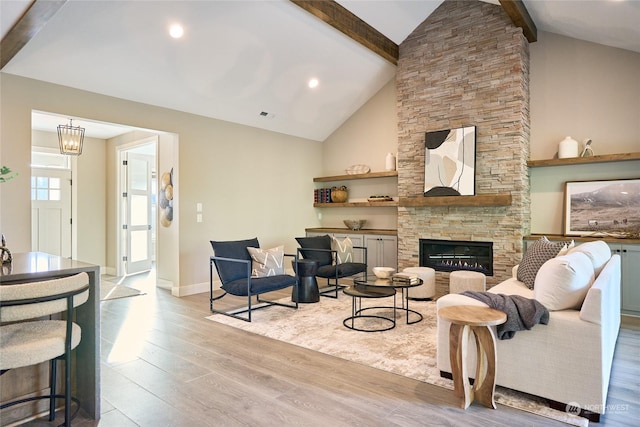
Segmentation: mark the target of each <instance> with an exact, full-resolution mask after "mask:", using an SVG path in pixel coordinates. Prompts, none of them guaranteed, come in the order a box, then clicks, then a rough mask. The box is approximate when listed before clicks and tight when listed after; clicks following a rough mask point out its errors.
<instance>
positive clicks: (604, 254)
mask: <svg viewBox="0 0 640 427" xmlns="http://www.w3.org/2000/svg"><path fill="white" fill-rule="evenodd" d="M575 252H582V253H584V254H585V255H586V256H588V257H589V259H590V260H591V263H592V264H593V269H594V271H595V273H596V276H597V275H599V274H600V272H601V271H602V269H603V268H604V265H605V264H606V263H607V261H609V259H610V258H611V248H609V245H607V244H606V243H605V242H604V241H603V240H596V241H593V242H586V243H583V244H581V245H578V246H576V247H575V248H573V249H570V250H569V252H568V253H569V254H571V253H575Z"/></svg>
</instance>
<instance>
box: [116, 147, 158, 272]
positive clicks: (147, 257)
mask: <svg viewBox="0 0 640 427" xmlns="http://www.w3.org/2000/svg"><path fill="white" fill-rule="evenodd" d="M123 156H124V158H125V160H126V161H125V164H124V165H123V167H124V168H125V173H126V180H125V181H126V190H125V194H123V198H124V200H123V202H124V203H123V206H124V207H125V221H124V226H123V228H124V231H125V235H126V248H127V249H126V255H125V259H124V262H125V271H126V273H127V274H136V273H140V272H143V271H148V270H151V267H152V259H153V247H152V241H151V237H152V209H151V208H152V187H151V175H152V167H153V161H154V158H153V156H149V155H146V154H139V153H132V152H123Z"/></svg>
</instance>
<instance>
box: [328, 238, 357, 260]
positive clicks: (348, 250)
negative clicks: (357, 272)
mask: <svg viewBox="0 0 640 427" xmlns="http://www.w3.org/2000/svg"><path fill="white" fill-rule="evenodd" d="M331 249H332V250H334V251H336V264H344V263H346V262H353V242H351V239H350V238H349V236H347V237H345V238H344V239H343V240H342V241H340V240H338V239H336V238H335V237H333V236H331Z"/></svg>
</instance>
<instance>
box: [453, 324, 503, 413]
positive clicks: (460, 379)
mask: <svg viewBox="0 0 640 427" xmlns="http://www.w3.org/2000/svg"><path fill="white" fill-rule="evenodd" d="M472 333H473V335H474V337H475V342H476V348H477V368H476V376H475V381H474V384H473V387H471V384H470V382H469V373H468V367H467V354H468V347H469V338H470V335H471V334H472ZM449 357H450V361H451V371H452V374H453V386H454V395H455V396H457V397H460V398H462V402H461V407H462V408H463V409H466V408H468V407H469V405H470V404H471V402H472V401H473V400H478V401H479V402H480V403H482V404H483V405H485V406H487V407H489V408H493V409H496V403H495V401H494V391H495V387H496V362H497V354H496V341H495V335H494V333H493V330H492V329H491V327H489V326H469V325H457V324H453V323H452V324H451V330H450V332H449Z"/></svg>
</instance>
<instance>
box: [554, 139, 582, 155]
mask: <svg viewBox="0 0 640 427" xmlns="http://www.w3.org/2000/svg"><path fill="white" fill-rule="evenodd" d="M579 155H580V151H579V144H578V141H576V140H575V139H573V138H571V137H570V136H568V137H566V138H565V139H563V140H562V141H560V144H559V146H558V158H559V159H567V158H570V157H578V156H579Z"/></svg>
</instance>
